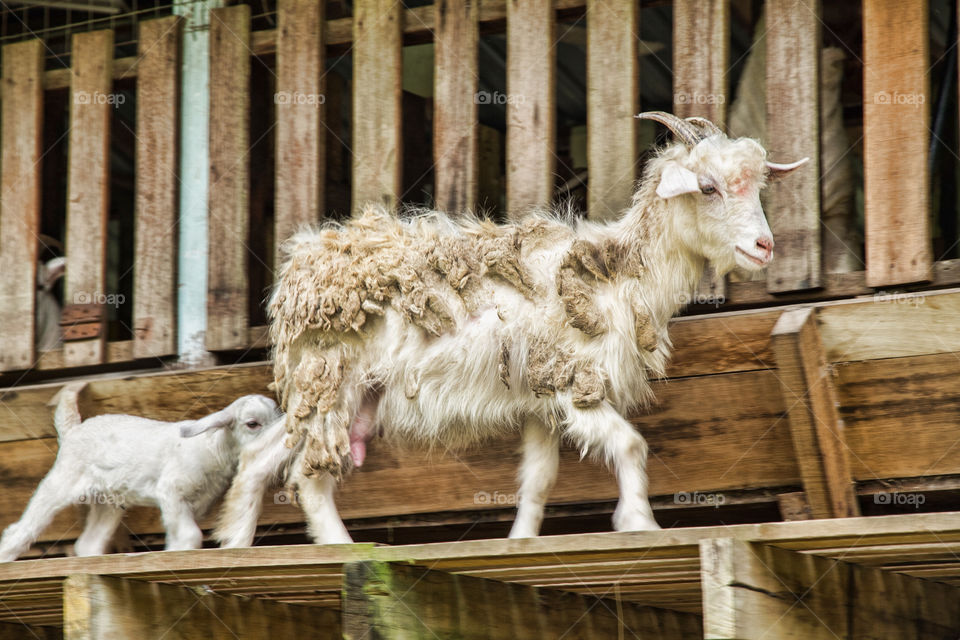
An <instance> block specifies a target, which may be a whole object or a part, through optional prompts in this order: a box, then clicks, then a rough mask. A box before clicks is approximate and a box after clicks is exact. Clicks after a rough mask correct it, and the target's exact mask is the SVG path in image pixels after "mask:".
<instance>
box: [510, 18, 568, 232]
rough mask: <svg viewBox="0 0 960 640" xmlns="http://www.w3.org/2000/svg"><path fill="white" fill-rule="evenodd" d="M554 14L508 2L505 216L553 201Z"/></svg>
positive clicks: (517, 213)
mask: <svg viewBox="0 0 960 640" xmlns="http://www.w3.org/2000/svg"><path fill="white" fill-rule="evenodd" d="M553 63H554V13H553V2H551V0H507V96H506V102H507V154H506V156H507V163H506V164H507V213H508V214H509V215H510V216H520V215H522V214H523V210H524V209H527V208H529V207H533V206H546V205H549V204H550V201H551V200H552V198H553V173H554V166H555V160H556V158H555V156H554V147H555V141H556V127H555V125H554V123H555V119H556V114H555V109H554V106H555V105H554V102H555V96H554V76H555V72H554V64H553Z"/></svg>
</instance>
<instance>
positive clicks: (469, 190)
mask: <svg viewBox="0 0 960 640" xmlns="http://www.w3.org/2000/svg"><path fill="white" fill-rule="evenodd" d="M434 7H435V17H434V20H435V23H436V35H435V36H434V43H435V58H434V74H433V84H434V91H433V94H434V104H433V158H434V164H435V165H436V183H437V187H436V203H437V208H438V209H440V210H441V211H448V212H451V213H460V212H463V211H468V210H469V211H472V210H474V209H475V208H476V206H477V183H478V166H477V162H478V157H477V156H478V140H479V133H478V121H477V102H478V100H479V99H480V96H479V95H478V94H477V83H478V82H479V78H478V75H477V74H478V71H477V39H478V37H479V36H478V34H479V31H478V26H477V16H478V14H479V1H478V0H437V2H436V3H435V4H434Z"/></svg>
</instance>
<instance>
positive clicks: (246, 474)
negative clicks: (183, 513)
mask: <svg viewBox="0 0 960 640" xmlns="http://www.w3.org/2000/svg"><path fill="white" fill-rule="evenodd" d="M286 437H287V433H286V431H285V430H284V429H282V428H274V429H272V430H271V432H270V433H269V434H264V437H261V438H258V439H257V440H256V441H255V442H256V444H254V445H253V446H248V447H246V448H244V450H243V451H242V452H241V454H240V461H239V464H238V466H237V473H236V475H235V476H234V477H233V482H232V483H231V485H230V490H229V491H227V495H226V498H225V499H224V501H223V507H222V508H221V509H220V516H219V518H218V519H217V527H216V529H214V532H213V538H214V539H215V540H216V541H217V542H219V543H220V546H221V547H222V548H228V549H232V548H237V547H250V546H253V539H254V536H255V535H256V531H257V519H258V518H259V517H260V512H261V511H262V508H263V494H264V492H265V491H266V490H267V488H269V487H270V486H272V485H274V486H275V485H277V484H278V482H279V480H280V479H281V478H282V477H283V476H284V475H285V471H286V469H287V467H288V466H289V464H290V462H291V461H292V460H293V458H294V456H296V454H297V452H298V447H294V448H290V447H288V446H287V444H286Z"/></svg>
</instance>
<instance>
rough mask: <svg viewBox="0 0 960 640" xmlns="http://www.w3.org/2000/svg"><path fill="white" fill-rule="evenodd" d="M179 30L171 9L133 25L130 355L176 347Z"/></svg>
mask: <svg viewBox="0 0 960 640" xmlns="http://www.w3.org/2000/svg"><path fill="white" fill-rule="evenodd" d="M182 30H183V19H182V18H180V17H177V16H169V17H166V18H158V19H156V20H147V21H145V22H142V23H141V24H140V45H139V46H140V61H139V62H138V64H137V154H136V155H137V157H136V162H137V193H136V204H135V206H136V211H135V215H136V233H135V234H134V235H135V242H136V248H135V252H134V269H133V328H134V339H133V355H134V357H135V358H149V357H157V356H166V355H171V354H174V353H176V352H177V342H176V326H177V275H176V266H177V221H178V219H179V216H178V215H177V214H178V207H177V175H178V174H179V164H178V157H177V151H178V148H177V147H178V145H177V136H178V135H179V131H180V128H179V126H178V124H179V122H180V109H179V107H180V38H181V34H182Z"/></svg>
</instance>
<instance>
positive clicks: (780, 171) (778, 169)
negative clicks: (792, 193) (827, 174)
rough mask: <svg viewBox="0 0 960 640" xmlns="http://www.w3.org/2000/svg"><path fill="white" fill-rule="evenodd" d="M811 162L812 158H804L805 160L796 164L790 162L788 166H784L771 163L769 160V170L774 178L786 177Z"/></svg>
mask: <svg viewBox="0 0 960 640" xmlns="http://www.w3.org/2000/svg"><path fill="white" fill-rule="evenodd" d="M809 161H810V158H804V159H803V160H797V161H796V162H790V163H787V164H782V163H779V162H770V161H769V160H767V170H768V171H769V172H770V174H771V175H773V176H785V175H787V174H788V173H790V172H791V171H793V170H794V169H797V168H799V167H802V166H803V165H805V164H807V163H808V162H809Z"/></svg>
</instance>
